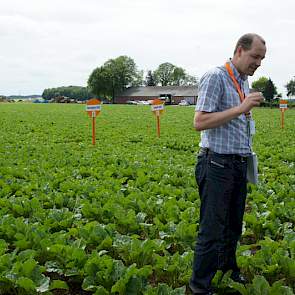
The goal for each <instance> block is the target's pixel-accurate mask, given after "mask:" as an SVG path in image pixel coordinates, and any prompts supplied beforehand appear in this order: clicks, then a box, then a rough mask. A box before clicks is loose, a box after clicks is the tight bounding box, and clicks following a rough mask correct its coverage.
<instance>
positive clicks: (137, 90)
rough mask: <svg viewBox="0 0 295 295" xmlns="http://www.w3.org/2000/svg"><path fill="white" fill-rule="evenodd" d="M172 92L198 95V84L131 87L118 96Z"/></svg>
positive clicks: (171, 93) (155, 94) (174, 93)
mask: <svg viewBox="0 0 295 295" xmlns="http://www.w3.org/2000/svg"><path fill="white" fill-rule="evenodd" d="M161 94H170V95H171V96H197V95H198V88H197V86H146V87H144V86H142V87H130V88H128V89H126V90H125V91H123V92H122V93H121V94H120V95H118V96H160V95H161Z"/></svg>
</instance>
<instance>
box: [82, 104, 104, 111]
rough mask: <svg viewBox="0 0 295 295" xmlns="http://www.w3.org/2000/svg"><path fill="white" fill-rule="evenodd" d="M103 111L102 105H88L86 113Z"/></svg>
mask: <svg viewBox="0 0 295 295" xmlns="http://www.w3.org/2000/svg"><path fill="white" fill-rule="evenodd" d="M100 110H101V105H100V104H97V105H86V111H87V112H91V111H93V112H94V111H100Z"/></svg>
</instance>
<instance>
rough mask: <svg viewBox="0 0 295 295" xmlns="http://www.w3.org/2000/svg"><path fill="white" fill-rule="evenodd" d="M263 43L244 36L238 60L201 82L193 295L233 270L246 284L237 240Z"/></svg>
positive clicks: (206, 290)
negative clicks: (252, 88) (253, 83)
mask: <svg viewBox="0 0 295 295" xmlns="http://www.w3.org/2000/svg"><path fill="white" fill-rule="evenodd" d="M265 53H266V46H265V41H264V40H263V39H262V37H260V36H259V35H257V34H246V35H243V36H242V37H241V38H240V39H239V40H238V42H237V44H236V47H235V50H234V56H233V58H232V59H230V60H228V61H227V62H226V63H225V65H224V66H220V67H216V68H214V69H213V70H211V71H209V72H207V73H206V74H205V75H204V76H203V77H202V79H201V81H200V87H199V98H198V101H197V105H196V112H195V118H194V126H195V128H196V130H197V131H202V132H201V142H200V147H201V149H200V153H199V155H198V162H197V165H196V171H195V172H196V174H195V175H196V181H197V184H198V188H199V195H200V198H201V208H200V228H199V234H198V240H197V244H196V250H195V258H194V263H193V274H192V278H191V281H190V288H191V290H192V292H193V294H203V295H205V294H213V293H212V291H211V289H210V285H211V280H212V278H213V277H214V275H215V273H216V271H217V270H218V269H219V270H222V271H223V272H224V273H225V272H226V271H228V270H231V271H232V275H231V278H232V279H233V280H234V281H237V282H240V283H245V282H246V280H245V278H244V277H243V276H242V275H241V273H240V270H239V268H238V266H237V262H236V248H237V242H238V240H239V238H240V236H241V233H242V221H243V214H244V209H245V199H246V193H247V156H249V155H250V154H251V135H252V134H254V129H255V127H254V121H253V119H252V117H251V113H250V111H251V109H252V108H253V107H255V106H259V104H260V102H261V101H262V100H263V96H262V94H261V93H260V92H255V93H251V94H249V84H248V80H247V77H248V75H250V76H252V75H253V74H254V72H255V71H256V69H257V68H258V67H259V66H260V65H261V61H262V60H263V59H264V57H265Z"/></svg>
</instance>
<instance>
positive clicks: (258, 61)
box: [256, 59, 261, 67]
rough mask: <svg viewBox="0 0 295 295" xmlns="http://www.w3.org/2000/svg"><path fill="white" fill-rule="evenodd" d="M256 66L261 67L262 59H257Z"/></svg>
mask: <svg viewBox="0 0 295 295" xmlns="http://www.w3.org/2000/svg"><path fill="white" fill-rule="evenodd" d="M256 66H257V67H260V66H261V59H258V60H256Z"/></svg>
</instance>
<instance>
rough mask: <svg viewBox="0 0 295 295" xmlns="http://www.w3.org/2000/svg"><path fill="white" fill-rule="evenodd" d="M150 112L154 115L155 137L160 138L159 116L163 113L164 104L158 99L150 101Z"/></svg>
mask: <svg viewBox="0 0 295 295" xmlns="http://www.w3.org/2000/svg"><path fill="white" fill-rule="evenodd" d="M152 112H153V113H154V114H155V115H156V118H157V135H158V137H160V133H161V131H160V129H161V127H160V115H161V114H162V113H163V112H164V102H163V101H162V100H160V99H154V100H153V101H152Z"/></svg>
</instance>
